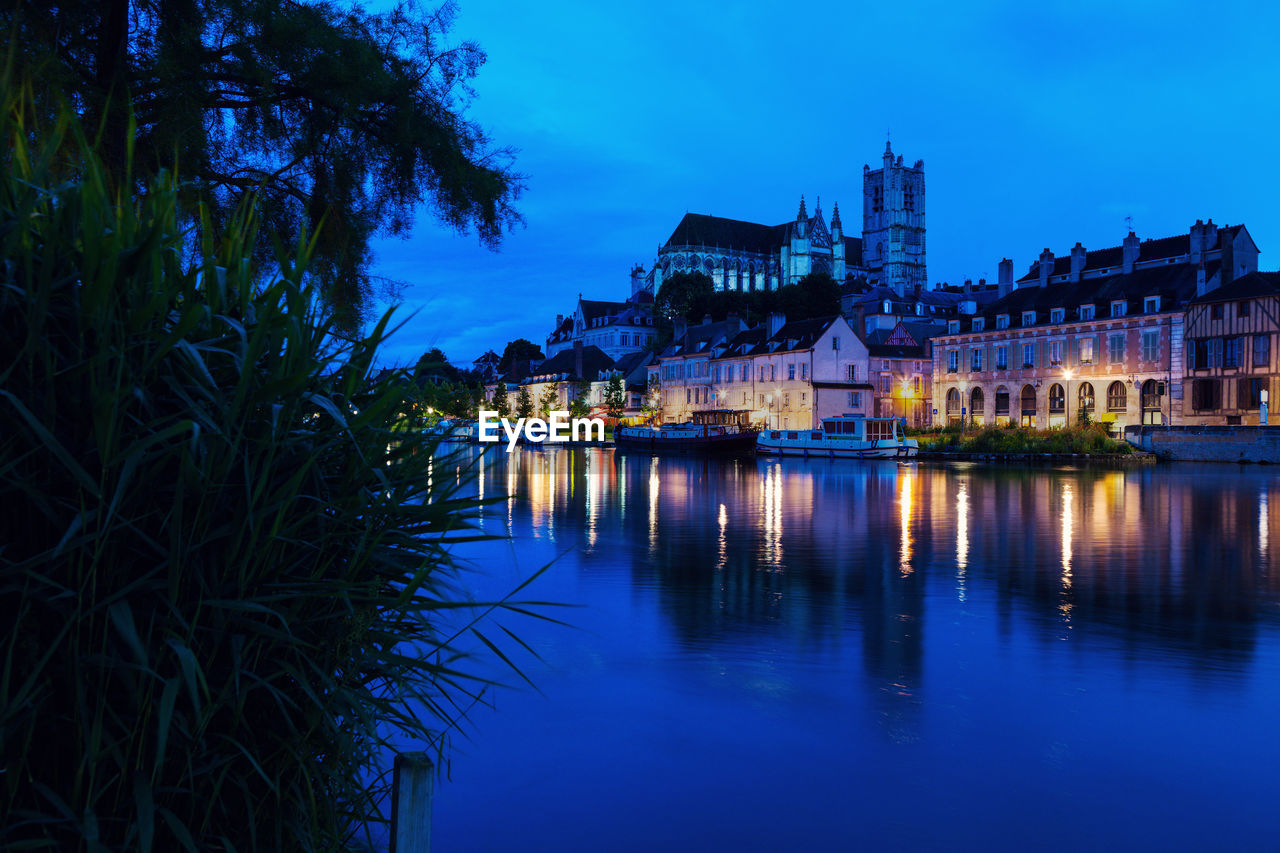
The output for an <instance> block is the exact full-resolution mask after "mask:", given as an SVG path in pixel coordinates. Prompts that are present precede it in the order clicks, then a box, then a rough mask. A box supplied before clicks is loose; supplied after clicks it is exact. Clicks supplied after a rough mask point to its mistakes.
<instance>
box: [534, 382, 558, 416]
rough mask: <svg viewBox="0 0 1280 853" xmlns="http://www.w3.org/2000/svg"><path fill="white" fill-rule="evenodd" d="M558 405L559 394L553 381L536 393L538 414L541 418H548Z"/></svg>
mask: <svg viewBox="0 0 1280 853" xmlns="http://www.w3.org/2000/svg"><path fill="white" fill-rule="evenodd" d="M558 405H560V394H559V392H558V391H557V389H556V385H555V383H551V384H550V385H548V386H547V387H546V388H544V389H542V393H541V394H540V395H538V414H539V415H541V416H542V417H543V418H549V417H550V416H551V413H552V412H553V411H554V410H555V408H556V406H558Z"/></svg>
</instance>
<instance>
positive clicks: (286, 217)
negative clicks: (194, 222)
mask: <svg viewBox="0 0 1280 853" xmlns="http://www.w3.org/2000/svg"><path fill="white" fill-rule="evenodd" d="M456 15H457V6H456V4H455V3H453V2H446V3H444V5H442V6H441V7H440V8H439V9H436V10H435V11H433V12H424V11H423V10H421V9H420V8H419V7H418V5H417V4H416V3H415V2H412V0H406V2H399V3H396V4H395V5H393V6H391V7H390V8H389V9H387V10H385V11H380V12H370V11H367V10H365V9H364V8H362V7H360V6H354V5H348V4H341V5H339V4H335V3H329V2H319V0H295V2H288V3H281V2H279V0H237V2H233V3H225V2H216V0H178V2H164V3H158V2H145V0H68V2H60V3H58V4H56V12H53V13H51V11H50V8H48V4H39V3H8V4H5V5H4V8H3V10H0V26H3V27H4V29H5V31H6V33H7V34H8V35H9V38H8V39H7V41H8V43H9V44H10V46H11V48H12V49H13V50H15V51H16V55H15V56H14V57H13V58H12V61H13V62H14V67H17V68H25V69H32V78H33V79H32V81H31V82H32V83H34V84H37V86H38V87H39V88H38V89H37V96H38V98H39V103H40V104H41V106H42V107H43V108H44V109H46V110H47V111H48V112H52V111H53V110H54V109H55V108H56V102H57V101H58V100H60V99H62V98H65V99H67V100H69V102H70V103H71V105H72V106H73V107H74V108H75V109H77V110H78V111H79V112H80V113H81V116H82V118H84V119H85V125H86V126H87V127H90V128H100V129H101V144H100V153H101V154H102V155H103V157H104V159H105V160H106V161H107V165H108V168H110V169H113V170H114V172H115V174H116V175H117V176H122V175H124V174H125V169H124V161H125V157H126V153H127V152H128V151H129V150H130V149H132V151H133V158H132V177H133V179H134V181H135V182H136V188H141V187H142V186H144V185H145V184H146V183H147V181H148V180H149V179H150V177H151V176H153V175H155V174H157V173H159V172H161V171H162V170H168V171H171V170H173V169H174V167H175V166H176V167H177V168H179V169H180V170H181V174H182V176H183V178H184V180H185V181H187V182H188V183H187V188H188V190H189V191H190V192H189V195H190V196H191V198H189V199H188V200H192V198H194V199H199V200H200V201H203V202H204V203H205V204H206V205H208V207H209V212H210V215H211V216H212V218H213V220H214V224H215V225H217V224H218V223H219V222H225V221H228V220H229V219H230V214H231V213H232V211H234V210H235V209H236V207H237V206H238V205H239V204H240V203H241V202H242V201H243V200H245V199H246V198H249V197H252V196H255V194H256V199H257V200H256V205H257V208H258V213H259V216H260V221H261V223H262V225H263V226H264V230H265V231H266V232H267V233H270V234H274V235H278V236H279V238H280V240H282V241H283V242H284V243H285V244H286V245H288V244H289V243H291V242H292V241H293V240H294V238H295V235H296V234H298V233H299V232H302V231H304V230H305V231H307V232H308V233H314V234H317V237H316V245H315V250H314V253H313V254H312V257H311V262H310V265H309V268H308V271H307V272H308V276H309V277H310V278H311V279H312V280H313V281H316V282H317V283H319V284H320V285H321V290H322V292H323V293H324V294H325V295H326V297H327V298H328V299H329V301H330V303H331V304H332V305H334V306H335V307H337V308H338V309H339V310H340V311H341V312H342V317H341V319H342V320H343V321H344V323H345V324H346V325H349V326H350V325H354V323H355V322H356V321H357V320H358V319H359V317H360V314H361V312H362V311H363V310H364V309H365V307H366V306H367V305H368V304H369V302H370V299H369V297H370V295H371V293H372V288H373V284H374V281H373V277H372V276H371V275H370V273H369V264H370V260H371V253H370V241H371V239H372V238H373V237H375V236H378V235H384V234H389V235H396V236H405V235H407V234H408V232H409V229H410V226H411V225H412V223H413V219H414V214H415V212H416V210H417V209H418V207H419V206H421V205H424V204H425V205H426V206H427V207H428V208H429V209H430V210H431V211H432V212H433V213H434V214H435V215H436V216H437V217H438V218H439V219H440V220H441V221H443V222H444V223H445V224H446V225H449V226H451V227H453V228H455V229H457V230H458V231H460V232H461V231H467V230H471V229H474V230H475V232H476V233H477V234H478V235H479V237H480V240H481V241H482V242H483V243H484V244H486V245H488V246H490V247H495V246H496V245H497V244H498V243H499V242H500V240H501V237H502V233H503V231H504V230H505V229H507V228H509V227H511V226H513V225H515V224H517V223H518V222H519V221H520V217H519V214H518V213H516V211H515V209H514V207H513V206H512V205H513V202H514V200H515V198H516V197H517V196H518V195H519V193H520V190H521V189H522V187H523V177H522V176H521V175H518V174H516V173H515V172H514V171H512V168H511V164H512V162H513V156H512V155H513V152H512V151H511V150H510V149H494V148H493V147H492V144H491V141H490V139H489V137H488V136H487V135H486V133H485V132H484V130H483V129H482V128H481V127H480V126H479V125H477V124H476V123H475V122H473V121H471V120H469V119H467V118H466V112H467V109H468V108H469V106H470V103H471V101H472V100H473V99H474V97H475V92H474V91H473V89H472V88H471V81H472V80H473V79H474V78H475V76H476V73H477V72H478V70H479V69H480V67H481V65H482V64H483V63H484V61H485V54H484V52H483V51H482V50H481V49H480V48H479V47H478V46H477V45H476V44H475V43H474V42H470V41H464V42H461V43H451V42H449V41H448V40H447V39H448V35H449V30H450V28H451V27H452V25H453V23H454V19H455V17H456ZM189 209H191V208H189ZM272 253H273V241H272V240H271V239H264V240H260V241H258V255H260V256H261V259H264V260H266V259H270V258H271V257H272V256H273V255H272Z"/></svg>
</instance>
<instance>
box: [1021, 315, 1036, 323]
mask: <svg viewBox="0 0 1280 853" xmlns="http://www.w3.org/2000/svg"><path fill="white" fill-rule="evenodd" d="M1035 324H1036V312H1034V311H1023V312H1022V325H1024V326H1034V325H1035Z"/></svg>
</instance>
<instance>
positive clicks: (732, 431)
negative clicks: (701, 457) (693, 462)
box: [613, 409, 756, 453]
mask: <svg viewBox="0 0 1280 853" xmlns="http://www.w3.org/2000/svg"><path fill="white" fill-rule="evenodd" d="M613 442H614V444H615V445H616V446H617V447H618V449H619V450H638V451H644V452H648V453H722V452H743V451H750V450H751V449H752V447H754V446H755V443H756V431H755V430H754V429H752V428H751V426H750V412H746V411H729V410H724V409H716V410H712V411H706V412H694V413H693V420H692V421H690V422H689V423H681V424H663V425H661V426H651V425H648V424H645V425H641V426H628V427H619V428H618V429H616V430H614V432H613Z"/></svg>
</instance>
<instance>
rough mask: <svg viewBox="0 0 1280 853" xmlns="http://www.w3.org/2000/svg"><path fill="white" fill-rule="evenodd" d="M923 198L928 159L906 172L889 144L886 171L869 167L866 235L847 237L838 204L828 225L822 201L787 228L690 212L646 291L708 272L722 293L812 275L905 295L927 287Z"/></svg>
mask: <svg viewBox="0 0 1280 853" xmlns="http://www.w3.org/2000/svg"><path fill="white" fill-rule="evenodd" d="M924 192H925V187H924V161H923V160H917V161H916V162H915V165H913V166H906V165H904V164H903V161H902V156H901V155H898V156H897V157H896V158H895V157H894V154H893V150H892V148H891V147H890V146H889V145H888V144H887V143H886V145H885V151H884V158H883V165H882V167H881V168H879V169H875V170H872V169H871V167H870V166H869V165H867V166H863V171H862V194H863V202H862V208H863V211H862V236H861V237H847V236H845V234H844V226H843V223H841V221H840V206H839V204H836V205H834V206H833V208H832V211H831V224H830V226H829V227H828V225H827V222H826V219H825V217H824V216H823V214H822V204H821V201H820V200H819V201H818V203H817V204H815V206H814V212H813V215H812V216H810V215H809V213H808V210H807V208H806V206H805V200H804V196H801V197H800V209H799V211H798V212H797V214H796V218H795V219H794V220H792V221H789V222H784V223H782V224H781V225H764V224H761V223H757V222H746V221H743V220H738V219H726V218H723V217H719V216H708V215H706V214H701V213H686V214H685V215H684V218H683V219H681V220H680V224H679V225H677V226H676V228H675V230H674V231H673V232H672V233H671V236H670V237H669V238H668V239H667V241H666V243H664V244H663V245H662V247H661V248H659V250H658V258H657V261H656V262H655V263H654V265H653V268H652V269H651V270H650V271H649V273H648V275H647V281H646V284H647V287H648V289H650V291H651V292H652V293H655V294H656V293H657V291H658V288H659V287H661V286H662V282H663V280H664V279H665V278H667V277H669V276H671V275H673V274H675V273H678V272H702V273H706V274H707V275H708V276H710V277H711V280H712V282H713V283H714V284H715V287H716V289H717V290H745V291H751V290H776V289H777V288H779V287H782V286H783V285H788V284H795V283H796V282H798V281H800V279H802V278H804V277H805V276H806V275H808V274H810V273H825V274H827V275H829V276H831V277H832V278H834V279H835V280H836V281H844V280H845V279H846V278H850V277H853V278H857V277H864V278H866V279H867V280H868V282H869V283H870V284H871V285H873V286H876V285H883V286H886V287H890V288H892V289H893V290H894V291H896V292H897V293H899V294H905V293H908V292H910V291H912V290H914V289H915V288H916V287H917V286H918V287H919V288H920V289H925V288H926V287H927V285H926V282H927V278H926V272H925V240H924V229H925V224H924V202H925V196H924Z"/></svg>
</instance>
